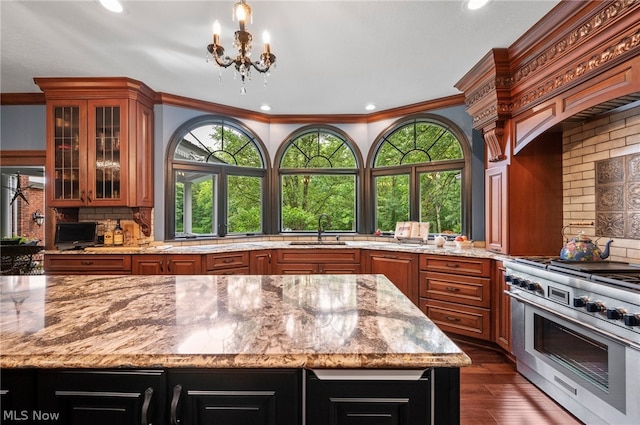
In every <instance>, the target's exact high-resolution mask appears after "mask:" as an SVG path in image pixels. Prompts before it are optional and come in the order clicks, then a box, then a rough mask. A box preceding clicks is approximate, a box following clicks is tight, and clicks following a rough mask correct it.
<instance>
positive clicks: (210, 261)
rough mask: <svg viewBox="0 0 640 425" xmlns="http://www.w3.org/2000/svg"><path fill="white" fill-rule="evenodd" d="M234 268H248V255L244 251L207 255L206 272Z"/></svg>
mask: <svg viewBox="0 0 640 425" xmlns="http://www.w3.org/2000/svg"><path fill="white" fill-rule="evenodd" d="M235 267H249V254H248V253H247V252H246V251H244V252H232V253H229V254H208V255H207V271H211V270H218V269H228V268H235Z"/></svg>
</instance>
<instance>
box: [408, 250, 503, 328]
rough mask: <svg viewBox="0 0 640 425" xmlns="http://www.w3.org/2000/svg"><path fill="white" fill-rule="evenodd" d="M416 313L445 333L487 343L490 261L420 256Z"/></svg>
mask: <svg viewBox="0 0 640 425" xmlns="http://www.w3.org/2000/svg"><path fill="white" fill-rule="evenodd" d="M419 287H420V309H421V310H422V311H423V312H425V314H426V315H427V316H428V317H429V318H430V319H431V320H432V321H433V322H434V323H435V324H436V325H438V327H439V328H440V329H442V330H443V331H445V332H451V333H455V334H460V335H466V336H471V337H474V338H478V339H483V340H491V307H492V304H491V296H492V292H491V260H489V259H486V258H473V257H452V256H438V255H422V256H421V258H420V285H419Z"/></svg>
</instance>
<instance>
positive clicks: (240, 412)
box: [169, 369, 303, 425]
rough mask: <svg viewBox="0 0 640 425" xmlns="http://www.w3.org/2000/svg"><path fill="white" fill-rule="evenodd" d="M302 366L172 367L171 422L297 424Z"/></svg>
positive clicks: (195, 423) (200, 424) (199, 424)
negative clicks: (273, 368)
mask: <svg viewBox="0 0 640 425" xmlns="http://www.w3.org/2000/svg"><path fill="white" fill-rule="evenodd" d="M301 373H302V371H301V370H295V369H282V370H269V369H259V370H258V369H246V370H242V369H234V370H210V369H209V370H172V371H170V372H169V388H170V391H171V402H170V412H169V420H170V423H171V424H179V423H183V424H190V425H205V424H207V425H208V424H253V425H298V424H300V423H302V421H301V418H302V394H303V391H302V375H301Z"/></svg>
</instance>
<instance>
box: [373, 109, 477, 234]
mask: <svg viewBox="0 0 640 425" xmlns="http://www.w3.org/2000/svg"><path fill="white" fill-rule="evenodd" d="M456 134H461V133H460V132H459V131H456V130H454V128H453V127H452V126H451V125H448V124H446V123H442V122H439V121H436V120H434V119H433V118H431V117H427V116H425V117H415V118H409V119H405V120H402V121H400V122H398V123H396V124H395V125H393V126H392V127H391V129H389V130H388V131H386V132H385V133H384V134H383V135H382V136H381V137H380V138H379V139H378V141H377V142H376V143H375V144H374V146H375V150H374V155H373V160H372V163H373V165H372V172H371V174H372V179H373V180H372V181H373V185H372V191H373V192H372V196H373V198H374V206H375V211H374V213H373V215H374V226H375V228H376V229H380V230H382V231H393V230H394V229H395V226H396V222H398V221H422V222H425V221H428V222H429V223H430V229H431V230H430V231H431V232H432V233H442V232H451V233H461V232H462V231H463V224H464V217H463V211H464V208H463V204H464V202H465V199H464V196H463V190H462V189H463V185H464V174H465V173H464V170H465V167H466V159H465V151H466V149H465V145H463V144H462V143H461V142H460V138H461V137H459V136H457V135H456ZM466 156H468V155H466Z"/></svg>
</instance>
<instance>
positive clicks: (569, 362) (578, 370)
mask: <svg viewBox="0 0 640 425" xmlns="http://www.w3.org/2000/svg"><path fill="white" fill-rule="evenodd" d="M509 295H511V296H512V298H513V299H512V309H515V310H512V311H513V326H514V328H513V331H514V339H513V343H514V346H513V347H514V355H515V356H516V359H517V365H518V371H519V372H520V373H522V374H523V375H524V376H525V377H527V378H528V379H529V380H531V381H532V382H534V383H535V384H536V385H537V386H538V387H540V388H541V389H542V390H543V391H545V392H546V393H547V394H548V395H549V396H551V397H552V398H553V399H555V400H556V401H557V402H558V403H559V404H560V405H562V406H563V407H565V408H566V409H567V410H569V411H570V412H571V413H573V414H574V415H575V416H576V417H578V418H580V419H581V420H582V421H584V422H586V423H589V424H591V423H603V424H606V423H617V424H632V423H640V422H638V418H639V417H640V413H639V411H640V409H639V407H638V402H637V399H636V400H635V401H634V399H633V397H632V395H633V394H637V390H638V380H637V377H638V376H640V375H639V374H640V366H639V364H640V351H637V350H636V349H634V348H631V347H629V346H627V345H626V344H624V343H623V342H622V341H616V339H615V336H611V335H605V334H604V333H600V332H598V331H596V330H592V329H588V328H587V327H585V326H581V324H580V323H579V321H578V320H576V319H574V318H571V317H565V316H564V315H559V314H557V313H556V312H555V311H553V310H550V309H547V308H545V307H544V306H540V305H537V304H534V303H532V302H530V301H528V300H526V299H523V298H522V297H519V296H518V295H517V294H512V293H510V294H509ZM634 377H636V378H634Z"/></svg>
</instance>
